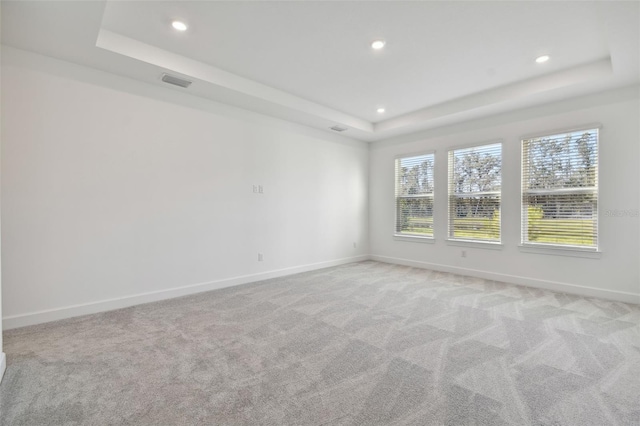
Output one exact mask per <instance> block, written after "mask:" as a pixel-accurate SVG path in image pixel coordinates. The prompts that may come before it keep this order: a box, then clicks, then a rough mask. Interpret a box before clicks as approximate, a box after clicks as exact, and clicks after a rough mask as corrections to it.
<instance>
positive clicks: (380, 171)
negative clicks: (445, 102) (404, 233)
mask: <svg viewBox="0 0 640 426" xmlns="http://www.w3.org/2000/svg"><path fill="white" fill-rule="evenodd" d="M638 117H640V109H639V101H638V88H637V87H633V88H626V89H623V90H617V91H614V92H609V93H605V94H601V95H597V96H590V97H586V98H582V99H576V100H572V101H565V102H562V103H558V104H554V105H547V106H544V107H538V108H531V109H528V110H525V111H519V112H515V113H510V114H505V115H503V116H500V117H492V118H487V119H484V120H478V121H475V122H472V123H464V124H463V125H460V126H451V127H448V128H444V129H438V130H433V131H430V132H423V133H421V134H419V135H413V136H408V137H403V138H396V139H393V140H389V141H384V142H381V143H377V144H373V145H372V148H371V155H370V166H369V167H370V170H371V174H370V179H369V182H370V183H369V187H370V193H369V197H370V198H369V199H370V209H369V210H370V216H369V220H370V236H369V238H370V248H371V254H372V255H373V256H374V258H376V259H380V260H386V261H392V262H398V263H404V264H413V265H416V266H425V267H432V268H435V269H440V270H445V271H453V272H459V273H464V274H469V275H474V276H481V277H487V278H492V279H498V280H503V281H509V282H514V283H519V284H526V285H532V286H538V287H544V288H551V289H558V290H561V291H570V292H578V293H582V294H587V295H595V296H600V297H608V298H613V299H618V300H626V301H632V302H636V303H638V302H640V291H639V286H638V282H639V276H638V266H637V265H638V259H639V257H640V252H639V247H638V242H639V241H638V238H637V235H638V232H639V226H638V217H637V216H634V215H633V214H631V215H627V216H624V217H607V216H606V215H605V214H604V213H605V211H606V210H628V211H637V209H638V207H639V206H638V191H637V189H636V187H635V185H637V182H638V180H639V173H638V170H639V167H638V155H639V153H640V149H639V146H640V129H639V127H638ZM590 123H601V124H602V126H603V127H602V130H601V133H600V222H599V237H600V249H601V251H602V254H601V256H600V258H599V259H591V258H580V257H567V256H552V255H545V254H533V253H524V252H521V251H520V250H519V247H518V245H519V243H520V192H519V191H520V168H519V166H520V138H521V137H522V136H525V135H531V134H535V133H539V132H546V131H549V130H561V129H563V128H564V129H568V128H572V127H575V126H581V125H585V124H590ZM495 139H503V140H504V145H503V189H502V197H503V205H502V214H501V215H502V240H503V241H502V242H503V247H502V249H501V250H488V249H481V248H475V247H474V248H468V247H464V248H461V247H459V246H453V245H450V244H447V241H446V235H447V192H446V191H447V150H448V149H449V148H450V147H452V146H458V145H465V144H471V143H477V142H483V141H490V140H495ZM434 149H435V150H436V170H435V178H436V188H437V189H436V194H435V212H434V221H435V223H434V227H435V234H436V242H435V243H434V244H424V243H422V244H421V243H412V242H406V241H397V240H395V239H394V238H393V223H394V195H393V194H394V178H393V173H394V157H395V156H396V155H400V154H408V153H419V152H421V151H425V150H434ZM463 249H464V250H466V251H467V257H466V258H462V257H461V250H463Z"/></svg>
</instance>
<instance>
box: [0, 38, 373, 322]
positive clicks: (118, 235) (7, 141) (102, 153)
mask: <svg viewBox="0 0 640 426" xmlns="http://www.w3.org/2000/svg"><path fill="white" fill-rule="evenodd" d="M2 60H3V61H2V62H3V63H2V67H3V69H2V111H3V115H2V142H3V147H2V149H3V152H2V229H3V235H2V246H3V248H4V250H3V253H2V264H3V267H4V268H3V271H2V275H3V293H4V294H3V303H4V309H3V313H4V316H5V324H4V325H5V328H10V327H15V326H20V325H25V324H30V323H35V322H41V321H46V320H51V319H57V318H61V317H65V316H69V315H76V314H79V313H86V312H93V311H98V310H101V309H108V308H113V307H118V306H125V305H127V304H132V303H138V302H142V301H148V300H153V299H158V298H163V297H169V296H176V295H180V294H185V293H188V292H192V291H198V290H204V289H209V288H217V287H221V286H225V285H231V284H237V283H241V282H248V281H253V280H257V279H259V278H265V277H268V276H273V275H282V274H286V273H292V272H297V271H300V270H305V269H313V268H317V267H321V266H329V265H332V264H335V263H340V262H345V261H352V260H357V259H359V258H358V257H357V256H363V255H366V254H367V253H368V241H367V231H368V225H367V208H368V200H367V179H368V146H367V145H366V144H365V143H362V142H357V141H353V140H349V139H347V138H345V137H341V136H338V135H332V134H330V133H328V132H321V131H316V130H312V129H308V128H305V127H302V126H295V125H292V124H287V123H284V122H280V121H278V120H275V119H267V118H265V117H262V116H258V115H257V114H252V113H248V112H246V111H242V110H237V109H234V108H231V107H227V106H223V105H220V104H215V103H213V102H209V101H205V100H202V99H198V98H195V97H191V96H189V95H185V94H183V93H181V92H178V90H177V89H176V90H173V89H172V88H171V89H168V88H164V87H154V86H151V85H146V84H143V83H138V82H135V81H133V80H129V79H125V78H120V77H117V76H114V75H109V74H107V73H102V72H99V71H96V70H92V69H88V68H83V67H80V66H76V65H73V64H70V63H65V62H62V61H58V60H54V59H50V58H46V57H43V56H39V55H34V54H31V53H27V52H23V51H19V50H15V49H9V48H5V47H3V57H2ZM180 90H181V89H180ZM253 185H262V186H263V187H264V194H254V193H253ZM354 243H356V244H357V248H354ZM259 251H260V252H262V253H264V261H263V262H258V261H257V253H258V252H259ZM360 259H361V258H360ZM200 283H205V284H206V283H209V284H206V285H203V286H200V287H195V288H188V289H182V290H176V291H170V292H168V293H157V292H159V291H160V292H162V291H164V290H169V289H176V288H181V287H184V286H191V285H195V284H200ZM148 293H154V294H148ZM141 294H143V295H144V294H146V296H141V297H133V298H129V299H126V300H122V298H128V297H130V296H135V295H141ZM105 301H106V302H105Z"/></svg>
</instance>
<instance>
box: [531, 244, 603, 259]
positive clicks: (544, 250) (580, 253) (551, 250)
mask: <svg viewBox="0 0 640 426" xmlns="http://www.w3.org/2000/svg"><path fill="white" fill-rule="evenodd" d="M518 249H519V250H520V252H522V253H534V254H546V255H551V256H570V257H584V258H588V259H600V258H601V257H602V252H601V251H597V250H581V249H578V248H575V249H574V248H565V247H554V246H538V245H529V244H521V245H519V246H518Z"/></svg>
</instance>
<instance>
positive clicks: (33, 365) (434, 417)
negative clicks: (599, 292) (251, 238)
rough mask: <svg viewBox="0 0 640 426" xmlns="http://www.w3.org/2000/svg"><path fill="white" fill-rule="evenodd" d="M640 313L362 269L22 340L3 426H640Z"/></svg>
mask: <svg viewBox="0 0 640 426" xmlns="http://www.w3.org/2000/svg"><path fill="white" fill-rule="evenodd" d="M639 324H640V307H638V306H635V305H627V304H623V303H616V302H608V301H603V300H598V299H589V298H583V297H578V296H570V295H566V294H560V293H553V292H548V291H541V290H536V289H531V288H525V287H517V286H513V285H508V284H504V283H497V282H493V281H485V280H482V279H475V278H468V277H462V276H457V275H451V274H446V273H438V272H433V271H427V270H421V269H414V268H408V267H403V266H395V265H389V264H384V263H377V262H362V263H355V264H349V265H344V266H339V267H335V268H329V269H323V270H319V271H314V272H309V273H304V274H299V275H294V276H290V277H286V278H279V279H272V280H268V281H263V282H260V283H255V284H250V285H245V286H239V287H234V288H230V289H224V290H219V291H214V292H209V293H203V294H198V295H194V296H189V297H184V298H180V299H173V300H169V301H164V302H158V303H152V304H147V305H141V306H136V307H132V308H128V309H123V310H119V311H113V312H108V313H104V314H97V315H90V316H85V317H80V318H75V319H71V320H65V321H59V322H55V323H49V324H44V325H39V326H33V327H26V328H22V329H17V330H13V331H9V332H6V333H5V351H6V353H7V357H8V369H7V372H6V376H5V379H4V381H3V382H2V385H1V386H0V410H1V411H0V412H1V419H2V424H3V425H41V424H43V425H44V424H55V425H62V424H68V425H74V424H78V425H79V424H82V425H110V424H143V425H196V424H201V425H580V426H586V425H597V426H603V425H638V424H640V325H639Z"/></svg>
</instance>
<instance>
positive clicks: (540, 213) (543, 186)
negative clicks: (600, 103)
mask: <svg viewBox="0 0 640 426" xmlns="http://www.w3.org/2000/svg"><path fill="white" fill-rule="evenodd" d="M521 229H522V243H523V244H534V245H550V246H560V247H577V248H583V249H597V247H598V129H590V130H583V131H577V132H570V133H561V134H556V135H550V136H544V137H538V138H532V139H524V140H523V141H522V227H521Z"/></svg>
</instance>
